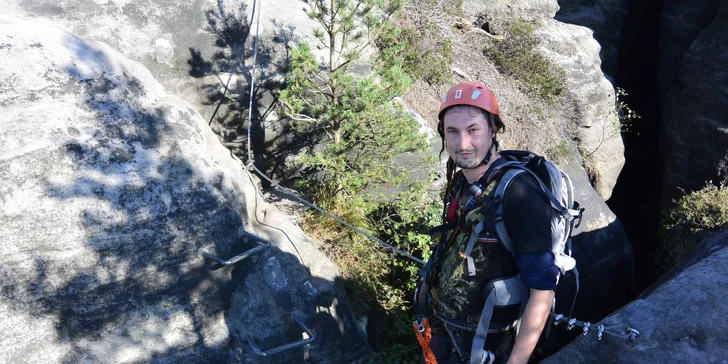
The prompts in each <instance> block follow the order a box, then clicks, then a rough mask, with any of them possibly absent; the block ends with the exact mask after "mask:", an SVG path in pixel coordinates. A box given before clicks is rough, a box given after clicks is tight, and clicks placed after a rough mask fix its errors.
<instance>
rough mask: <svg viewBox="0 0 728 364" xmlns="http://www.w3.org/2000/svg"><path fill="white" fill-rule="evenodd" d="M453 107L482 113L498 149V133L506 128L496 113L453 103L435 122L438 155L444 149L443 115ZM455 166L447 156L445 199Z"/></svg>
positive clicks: (471, 113)
mask: <svg viewBox="0 0 728 364" xmlns="http://www.w3.org/2000/svg"><path fill="white" fill-rule="evenodd" d="M455 108H467V110H468V112H469V113H470V116H477V115H478V114H477V113H481V114H483V117H484V118H485V121H486V122H487V123H488V125H489V127H490V128H491V129H492V130H493V131H494V132H495V135H496V136H495V137H493V144H495V150H496V151H498V149H499V147H500V143H498V133H499V132H502V131H505V130H506V126H505V124H503V121H502V120H501V118H500V117H499V116H498V115H496V114H491V113H489V112H488V111H485V110H483V109H481V108H479V107H475V106H470V105H455V106H452V107H450V108H448V109H447V110H445V112H444V113H442V118H440V120H439V121H438V123H437V133H438V134H440V141H441V142H442V146H441V148H440V157H442V152H444V151H445V116H447V113H449V112H450V111H451V110H453V109H455ZM455 168H456V166H455V160H454V159H452V157H448V158H447V172H446V177H447V183H446V184H445V195H444V197H443V198H444V199H447V194H448V193H449V192H450V190H451V189H452V187H453V184H454V183H455Z"/></svg>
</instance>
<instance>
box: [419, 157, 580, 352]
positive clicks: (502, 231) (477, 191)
mask: <svg viewBox="0 0 728 364" xmlns="http://www.w3.org/2000/svg"><path fill="white" fill-rule="evenodd" d="M499 154H500V155H501V156H502V157H504V158H505V159H506V162H504V163H502V164H500V165H498V166H496V167H494V170H493V172H492V173H491V174H490V175H492V176H495V175H497V174H502V175H501V176H500V179H499V180H498V182H497V185H496V186H495V190H494V191H493V192H492V196H491V201H492V203H493V204H494V205H493V206H491V208H492V209H494V216H495V232H496V234H497V235H498V238H499V240H500V241H501V242H502V243H503V245H504V246H505V247H506V248H507V249H508V251H509V252H511V254H513V255H515V251H514V247H513V242H512V240H511V238H510V236H509V234H508V231H507V229H506V223H505V221H504V219H503V199H504V195H505V192H506V190H507V189H508V187H509V186H510V185H511V183H512V182H513V180H514V179H515V178H516V177H518V176H519V175H521V174H524V173H527V174H530V175H531V176H532V177H534V178H535V180H536V181H537V182H538V184H539V186H540V187H541V190H542V191H543V192H544V193H545V195H546V196H547V197H548V200H549V202H550V205H551V208H552V214H551V237H552V242H551V251H552V252H553V254H554V263H555V265H556V266H557V267H558V269H559V272H560V275H565V274H566V273H567V272H569V271H573V272H574V274H575V276H576V294H578V292H579V276H578V271H577V270H576V261H575V260H574V258H572V257H571V233H572V231H573V229H574V228H575V227H578V226H579V224H580V223H581V218H582V214H583V212H584V209H583V208H581V207H580V206H579V203H578V202H576V201H574V186H573V184H572V182H571V179H570V178H569V176H568V175H567V174H566V173H564V172H563V171H562V170H561V169H559V168H558V167H557V166H556V165H555V164H554V163H552V162H550V161H548V160H547V159H546V158H544V157H542V156H539V155H536V154H534V153H531V152H528V151H517V150H506V151H500V152H499ZM484 178H485V176H484ZM487 185H488V183H487V181H484V180H483V179H481V180H480V181H477V182H474V183H473V184H471V185H470V188H469V193H470V196H475V199H477V198H479V197H481V196H482V195H483V192H484V187H483V186H487ZM470 203H471V201H470V200H469V201H468V205H470ZM471 206H472V205H471ZM485 224H486V222H485V219H484V220H483V221H481V222H480V223H478V224H477V225H476V226H475V227H474V228H473V231H472V232H471V234H470V238H469V240H468V243H467V245H466V249H465V254H464V255H465V258H466V259H467V265H468V274H469V275H470V276H474V275H475V274H476V272H475V264H474V261H473V259H472V257H471V256H470V254H471V253H472V250H473V248H474V246H475V243H476V241H477V239H478V236H479V235H480V233H481V232H482V230H483V228H484V226H485ZM428 265H429V262H428ZM431 269H432V268H428V267H427V266H426V267H425V268H424V269H423V271H425V272H424V273H425V275H422V278H425V277H426V276H427V275H428V274H429V273H430V271H431ZM557 283H558V278H557ZM418 290H419V289H418ZM423 293H424V292H416V293H415V296H416V297H415V302H416V309H417V306H421V304H417V301H421V299H422V297H418V294H423ZM576 294H575V295H574V299H573V302H572V305H571V310H573V308H574V303H575V302H576ZM483 295H484V296H483V299H484V300H485V305H484V307H483V310H482V311H481V315H480V320H479V322H478V324H477V327H475V328H471V329H472V330H473V331H475V335H474V338H473V344H472V348H471V352H470V355H469V362H470V363H486V362H492V361H493V360H494V356H493V353H491V352H489V351H487V350H484V349H483V347H484V346H485V338H486V336H487V334H488V331H489V329H491V327H490V318H491V316H492V313H493V309H494V308H495V307H502V306H510V305H514V304H520V311H521V314H523V311H524V310H525V304H526V301H527V300H528V289H527V288H526V287H525V286H524V285H523V284H521V278H520V274H519V275H516V276H515V277H510V278H505V279H500V280H495V281H492V282H490V283H488V284H487V286H486V288H485V290H484V293H483ZM554 308H555V302H554V305H553V306H552V311H553V309H554ZM571 310H570V313H569V316H571ZM418 311H420V312H421V311H422V310H421V309H418ZM417 316H418V321H415V322H416V323H417V322H419V321H421V318H422V317H424V316H423V314H421V313H420V314H418V315H417ZM519 317H520V315H519ZM440 318H441V319H442V317H440ZM546 325H547V327H548V326H550V323H547V324H546ZM518 326H520V319H519V322H518ZM446 329H447V325H446ZM448 331H449V329H448ZM546 335H547V336H548V329H547V331H546ZM458 352H460V350H458Z"/></svg>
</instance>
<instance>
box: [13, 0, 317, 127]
mask: <svg viewBox="0 0 728 364" xmlns="http://www.w3.org/2000/svg"><path fill="white" fill-rule="evenodd" d="M2 4H3V10H4V13H5V14H7V15H11V14H17V15H18V16H23V17H33V18H37V19H38V21H40V22H46V23H51V24H52V25H53V26H54V27H61V28H62V29H64V30H66V31H69V32H71V33H73V34H75V35H77V36H80V37H83V38H84V39H90V40H97V41H101V42H104V43H106V44H108V45H109V46H111V48H113V49H115V50H117V51H119V52H121V53H122V54H124V55H125V56H127V57H128V58H131V59H132V60H134V61H137V62H140V63H141V64H143V65H144V66H145V67H146V68H148V69H149V70H150V71H151V72H152V74H154V75H155V78H156V79H157V80H158V81H159V82H160V83H161V84H162V85H163V86H164V87H165V89H166V90H168V91H169V92H170V93H172V94H175V95H178V96H179V97H181V98H182V99H183V100H185V101H187V102H189V103H191V104H192V105H193V107H195V108H196V109H197V110H200V113H201V114H202V116H203V117H204V118H205V119H208V120H209V118H210V117H211V115H212V113H213V111H214V110H215V107H216V104H217V102H216V101H217V100H211V99H210V98H208V97H207V93H206V92H204V91H205V90H207V91H211V90H214V91H217V90H219V89H222V88H223V83H222V82H224V81H227V79H226V78H225V77H224V76H227V75H228V74H229V73H230V72H233V71H234V70H236V67H234V62H228V63H229V64H227V67H225V66H223V65H220V66H222V67H221V68H225V69H222V70H218V71H220V72H221V73H223V75H221V78H222V80H220V79H218V78H217V77H216V76H215V75H214V74H212V73H211V72H205V73H202V74H200V73H197V74H194V72H195V71H199V66H200V64H199V62H200V61H202V60H205V61H208V62H210V61H212V57H213V55H214V54H215V53H216V52H218V51H220V48H219V47H218V46H217V45H216V42H217V41H218V38H219V37H220V35H225V36H228V37H229V38H228V39H231V40H232V41H233V42H234V43H237V44H239V45H240V47H239V48H241V49H243V48H244V49H245V51H244V52H242V51H241V54H242V53H244V58H249V59H248V60H247V62H250V61H251V60H252V52H251V51H250V50H251V49H252V44H253V40H254V36H255V27H253V28H252V29H250V25H251V24H250V23H251V21H250V18H251V15H252V14H251V13H252V11H253V9H252V2H250V1H246V0H224V1H215V0H195V1H187V2H178V1H169V0H142V1H119V0H97V1H87V0H69V1H64V2H63V4H59V3H58V2H57V1H50V0H33V1H27V0H3V1H2ZM304 6H305V3H303V2H302V1H300V0H276V1H267V2H262V4H261V13H262V15H263V16H262V17H261V18H260V30H259V35H260V38H261V44H262V45H263V46H265V47H267V48H269V49H275V50H276V52H277V53H285V52H284V51H282V49H284V48H285V44H284V43H285V42H286V39H287V38H290V37H293V34H292V32H294V31H295V33H296V37H310V34H311V28H312V26H313V24H314V22H313V21H312V20H310V19H309V18H308V17H307V16H306V14H305V13H304V11H303V8H304ZM6 9H7V12H5V10H6ZM241 10H242V11H241ZM225 16H227V23H225V22H224V21H222V19H221V18H222V17H225ZM211 19H213V20H217V22H218V24H217V26H212V24H211V22H210V20H211ZM222 23H225V24H222ZM251 31H252V32H251ZM243 44H244V45H245V46H244V47H242V45H243ZM193 52H194V53H193ZM195 54H196V55H197V56H198V58H196V57H194V55H195ZM259 56H261V57H264V56H267V55H266V54H263V53H261V54H260V55H259ZM229 59H230V55H229V54H228V55H226V57H225V58H224V60H229ZM266 61H267V62H271V63H272V64H275V63H276V61H277V59H267V60H266ZM262 63H263V62H261V64H262ZM238 66H239V67H237V71H238V72H240V73H241V74H245V73H247V72H248V71H249V69H248V68H249V66H250V64H242V65H238ZM258 72H261V70H260V65H259V69H258ZM259 76H260V75H259ZM237 81H239V82H240V83H241V84H244V83H247V81H245V80H236V79H235V78H233V80H232V84H231V85H233V86H234V85H235V83H236V82H237ZM243 86H246V85H241V87H243ZM247 87H250V85H249V84H247ZM261 92H262V90H261ZM267 96H269V95H267ZM267 106H268V105H261V108H262V109H263V108H265V107H267Z"/></svg>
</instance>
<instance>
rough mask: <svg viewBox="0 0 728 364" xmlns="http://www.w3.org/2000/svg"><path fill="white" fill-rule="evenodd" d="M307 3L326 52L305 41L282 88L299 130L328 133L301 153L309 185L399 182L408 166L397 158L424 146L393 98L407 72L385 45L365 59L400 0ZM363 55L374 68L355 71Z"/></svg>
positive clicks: (327, 187) (358, 186)
mask: <svg viewBox="0 0 728 364" xmlns="http://www.w3.org/2000/svg"><path fill="white" fill-rule="evenodd" d="M308 6H309V11H308V12H307V14H308V16H309V17H310V18H311V19H314V20H316V21H317V22H318V23H319V24H320V26H321V29H317V30H315V31H314V36H315V38H316V39H317V41H318V42H319V45H320V46H321V47H322V48H323V49H326V50H327V51H328V57H326V58H324V59H320V60H317V59H316V58H315V57H314V55H313V54H312V51H311V46H310V45H309V44H306V43H300V44H299V45H298V47H297V48H296V49H295V50H294V51H293V52H292V70H291V72H290V73H289V75H288V83H287V86H286V88H285V90H283V91H282V92H281V94H280V102H281V105H282V106H283V112H284V114H285V115H286V116H287V117H288V118H290V119H291V120H292V123H293V125H294V126H295V128H296V129H297V130H299V131H302V132H308V133H311V132H312V131H313V132H314V133H315V132H320V135H322V136H324V138H323V140H321V142H322V143H323V144H324V145H325V147H324V148H322V150H320V152H318V153H317V152H314V151H309V152H308V153H306V154H305V155H304V158H303V159H302V160H303V163H304V164H305V165H306V166H307V167H308V168H309V172H311V173H312V175H313V176H314V179H313V181H315V182H313V183H310V184H309V185H308V187H309V189H310V190H312V191H308V192H313V193H314V194H316V195H318V196H319V197H321V198H323V196H330V198H331V199H333V198H335V197H336V196H339V195H341V194H343V193H346V194H350V195H351V194H356V193H357V192H359V191H361V190H362V189H364V188H366V187H372V186H379V185H385V184H390V185H391V184H397V183H399V182H402V181H403V180H404V177H403V176H404V174H403V173H399V172H400V171H398V170H397V168H394V167H393V164H392V163H390V162H391V161H392V158H394V156H396V155H398V154H401V153H403V152H407V151H414V150H422V149H423V148H424V146H425V143H424V141H423V138H421V136H420V135H419V132H418V130H419V128H418V125H417V123H416V122H415V121H414V120H413V119H412V118H410V117H409V116H408V115H407V114H406V113H405V112H404V111H403V110H402V107H401V105H400V104H398V103H396V102H394V99H395V98H396V97H397V96H398V95H401V94H403V93H404V91H405V90H406V89H407V87H408V86H409V84H410V78H409V76H408V75H407V74H406V73H405V72H403V71H402V64H401V60H399V59H396V58H394V57H391V56H387V54H388V53H387V52H381V53H379V54H378V55H376V56H372V59H368V60H367V59H364V58H365V57H364V56H365V53H366V52H369V53H372V51H373V50H374V47H372V45H373V44H374V42H375V41H376V40H377V38H378V37H379V36H380V34H381V33H382V30H383V29H384V28H385V26H387V25H388V22H389V21H390V19H391V18H392V17H393V16H394V15H395V14H396V12H397V11H399V9H400V7H401V0H390V1H383V0H311V1H308ZM358 61H370V62H372V61H373V63H374V64H375V66H374V71H373V72H369V74H354V73H353V72H352V71H353V68H354V65H356V64H357V62H358Z"/></svg>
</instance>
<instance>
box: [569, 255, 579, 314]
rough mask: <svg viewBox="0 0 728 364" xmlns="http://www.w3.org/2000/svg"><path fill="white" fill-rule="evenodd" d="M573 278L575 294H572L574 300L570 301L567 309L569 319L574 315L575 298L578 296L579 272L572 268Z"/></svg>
mask: <svg viewBox="0 0 728 364" xmlns="http://www.w3.org/2000/svg"><path fill="white" fill-rule="evenodd" d="M573 271H574V277H575V278H576V292H575V293H574V299H573V300H572V301H571V308H570V309H569V317H571V315H572V314H573V313H574V306H575V305H576V296H577V295H578V294H579V270H578V269H576V266H574V270H573Z"/></svg>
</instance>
